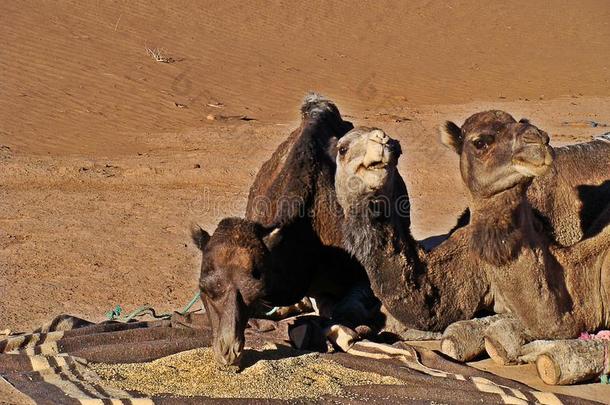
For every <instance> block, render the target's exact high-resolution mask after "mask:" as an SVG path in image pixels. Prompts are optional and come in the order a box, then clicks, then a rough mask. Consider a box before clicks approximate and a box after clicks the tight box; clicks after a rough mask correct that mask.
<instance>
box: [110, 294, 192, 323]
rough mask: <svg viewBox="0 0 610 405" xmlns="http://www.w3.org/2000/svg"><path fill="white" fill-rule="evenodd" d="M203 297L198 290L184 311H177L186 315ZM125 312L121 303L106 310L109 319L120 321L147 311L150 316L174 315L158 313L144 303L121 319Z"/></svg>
mask: <svg viewBox="0 0 610 405" xmlns="http://www.w3.org/2000/svg"><path fill="white" fill-rule="evenodd" d="M199 298H201V292H197V293H196V294H195V295H194V296H193V298H192V299H191V300H190V301H189V303H188V304H186V306H185V307H184V308H183V309H182V311H176V312H178V313H179V314H180V315H186V313H187V312H188V311H189V310H190V309H191V308H192V307H193V305H195V303H196V302H197V300H198V299H199ZM122 312H123V308H121V306H120V305H117V306H115V307H114V308H113V309H112V310H110V311H108V312H106V314H105V315H106V318H107V319H108V320H109V321H120V322H129V321H131V320H132V319H134V318H136V317H138V316H141V315H144V314H146V313H149V314H150V316H152V317H153V318H155V319H170V318H171V317H172V312H168V313H165V314H157V313H156V311H155V309H154V308H153V307H151V306H150V305H142V306H141V307H138V308H136V309H135V310H134V311H133V312H131V313H130V314H129V315H126V316H125V317H123V319H121V313H122Z"/></svg>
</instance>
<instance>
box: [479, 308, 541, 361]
mask: <svg viewBox="0 0 610 405" xmlns="http://www.w3.org/2000/svg"><path fill="white" fill-rule="evenodd" d="M532 340H533V339H532V337H531V336H530V335H529V334H528V333H527V332H526V331H525V328H524V327H523V325H522V324H521V322H519V321H518V320H517V319H516V318H513V317H505V318H502V319H500V320H498V321H496V322H494V323H492V324H491V325H489V327H488V328H487V329H486V330H485V350H486V351H487V354H488V355H489V357H491V359H492V360H493V361H494V362H495V363H497V364H500V365H503V366H505V365H508V364H517V363H519V362H520V360H519V356H521V350H522V347H523V346H524V345H525V344H526V343H528V342H531V341H532Z"/></svg>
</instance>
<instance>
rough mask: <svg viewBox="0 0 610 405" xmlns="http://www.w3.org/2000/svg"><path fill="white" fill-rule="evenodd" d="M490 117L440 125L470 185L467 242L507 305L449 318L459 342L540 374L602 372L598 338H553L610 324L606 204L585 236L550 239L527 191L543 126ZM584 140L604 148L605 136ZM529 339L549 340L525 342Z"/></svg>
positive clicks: (545, 156)
mask: <svg viewBox="0 0 610 405" xmlns="http://www.w3.org/2000/svg"><path fill="white" fill-rule="evenodd" d="M495 124H496V125H495V126H493V130H490V129H491V128H485V129H483V130H479V131H472V132H470V133H468V132H460V133H457V132H450V131H448V134H447V135H446V136H445V137H444V138H443V139H444V140H445V143H448V144H450V146H452V147H454V148H455V149H456V150H457V151H458V152H459V153H460V169H461V173H462V178H463V180H464V182H465V184H466V186H467V188H468V191H469V194H470V210H471V220H470V224H469V225H468V227H469V228H471V229H472V231H471V232H470V237H469V239H470V241H469V246H470V251H471V253H472V255H473V256H474V258H475V259H476V260H478V261H479V262H480V265H481V267H482V268H483V269H484V271H485V274H486V276H487V277H488V279H489V281H490V283H491V285H492V286H493V287H494V289H495V293H494V301H495V306H496V311H500V312H505V313H507V314H509V315H504V316H502V315H501V316H496V317H492V319H477V320H472V321H464V322H461V323H458V324H455V325H452V326H451V327H450V328H453V329H456V330H457V329H460V330H461V331H460V332H461V334H462V335H463V339H461V345H462V346H466V347H468V348H469V349H470V352H471V353H472V354H476V352H477V351H478V350H479V349H482V347H484V348H485V349H486V350H487V353H488V354H489V355H490V356H491V357H492V358H493V359H494V360H495V361H497V362H499V363H501V364H511V363H518V362H529V361H533V360H535V361H536V363H537V366H538V370H539V373H540V376H541V377H542V378H543V380H544V381H545V382H547V383H552V384H564V383H572V382H576V381H582V380H583V379H587V378H591V377H592V376H595V375H600V374H602V373H604V372H605V373H607V372H608V370H607V369H606V370H604V368H607V364H605V362H604V361H603V359H604V358H607V355H605V354H604V351H605V350H607V348H605V347H604V343H602V342H600V341H596V340H590V341H573V340H555V339H571V338H576V337H578V336H579V335H580V333H581V332H583V331H596V330H599V329H602V328H608V327H610V225H609V224H610V208H606V209H605V210H603V211H602V213H601V214H600V215H598V216H597V218H596V219H595V220H594V221H592V223H591V225H590V226H589V229H588V230H587V232H586V233H585V234H584V235H585V239H583V240H581V241H579V242H576V243H574V244H572V245H571V246H568V247H565V246H562V245H560V244H559V243H557V242H555V241H554V240H553V238H552V237H551V236H549V235H548V233H547V232H545V228H544V224H543V222H542V221H541V219H540V217H539V215H538V214H537V212H535V211H534V210H533V208H532V206H531V204H530V201H529V200H528V188H529V187H530V185H531V184H532V183H533V182H535V180H533V179H535V178H538V177H544V176H545V175H547V173H549V171H551V170H552V163H553V160H554V155H555V153H554V151H553V149H552V148H551V147H550V146H549V145H548V142H549V138H548V135H547V134H546V133H544V132H543V131H540V130H539V129H538V128H536V127H535V126H533V125H531V124H530V123H529V122H527V121H522V122H514V121H513V122H506V123H501V124H498V123H497V122H496V123H495ZM589 145H590V146H589V148H590V149H591V150H593V148H595V146H596V145H597V149H605V148H607V147H608V145H610V137H607V136H604V137H600V138H599V139H598V140H596V141H593V142H591V143H590V144H589ZM606 160H607V157H606ZM606 164H607V163H606ZM608 172H610V166H608V167H607V173H606V176H608V175H610V173H608ZM602 203H605V204H606V205H608V203H609V202H608V201H607V200H606V201H605V202H603V201H602ZM448 330H449V328H448ZM482 337H484V339H482ZM537 339H553V341H550V342H540V341H538V342H533V343H529V342H532V341H534V340H537ZM528 343H529V344H528ZM608 343H609V344H610V342H608ZM466 357H470V356H466ZM536 358H537V360H536Z"/></svg>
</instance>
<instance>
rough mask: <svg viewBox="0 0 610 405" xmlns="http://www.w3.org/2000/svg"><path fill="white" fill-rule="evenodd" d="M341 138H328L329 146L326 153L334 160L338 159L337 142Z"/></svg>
mask: <svg viewBox="0 0 610 405" xmlns="http://www.w3.org/2000/svg"><path fill="white" fill-rule="evenodd" d="M338 142H339V140H338V139H337V138H336V137H334V136H333V137H331V138H330V139H329V140H328V147H327V148H326V153H327V154H328V156H329V157H330V159H331V160H332V161H333V162H334V161H335V159H337V143H338Z"/></svg>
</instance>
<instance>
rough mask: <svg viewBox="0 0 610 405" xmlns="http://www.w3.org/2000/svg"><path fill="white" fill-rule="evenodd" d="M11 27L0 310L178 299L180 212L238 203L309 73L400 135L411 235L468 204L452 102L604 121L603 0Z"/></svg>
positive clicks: (283, 7) (539, 118)
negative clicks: (449, 143) (452, 132)
mask: <svg viewBox="0 0 610 405" xmlns="http://www.w3.org/2000/svg"><path fill="white" fill-rule="evenodd" d="M0 38H1V40H0V41H1V42H2V46H0V71H1V72H2V79H0V83H1V86H0V92H1V93H0V94H1V96H0V329H3V328H9V329H12V330H26V329H30V328H32V327H35V326H37V325H39V324H41V323H42V322H44V321H45V320H47V319H49V318H50V317H52V316H54V315H56V314H58V313H70V314H74V315H79V316H83V317H86V318H88V319H92V320H102V319H103V317H104V313H105V312H106V311H108V310H110V309H111V308H112V307H114V306H115V305H116V304H121V305H122V306H123V307H124V308H125V309H126V310H131V309H134V308H135V307H137V306H139V305H141V304H151V305H153V306H155V308H157V309H158V310H160V311H168V310H172V309H178V308H180V307H182V306H183V305H184V304H185V303H186V302H188V300H189V299H190V297H191V296H192V295H193V293H194V292H195V291H196V289H197V279H198V272H199V269H198V265H199V261H200V257H199V254H198V251H197V249H196V248H195V247H194V246H192V245H191V242H190V237H189V235H188V225H189V223H191V222H197V223H199V224H201V225H202V226H203V227H204V228H205V229H207V230H209V231H212V230H213V229H214V227H215V224H216V223H217V222H218V221H219V220H220V219H221V218H223V217H225V216H239V215H242V214H243V212H244V208H245V203H246V199H247V192H248V188H249V185H250V183H251V182H252V180H253V178H254V176H255V175H256V172H257V170H258V168H259V167H260V166H261V164H262V163H263V162H264V161H265V160H266V159H268V158H269V157H270V155H271V153H272V152H273V150H274V149H275V147H276V146H277V145H278V144H279V143H280V142H281V141H282V140H283V139H284V138H285V137H286V136H287V135H288V134H289V133H290V131H291V130H292V129H293V128H295V127H296V126H297V124H298V119H299V115H298V108H299V105H300V101H301V99H302V97H303V96H304V95H305V94H306V92H307V91H310V90H314V91H317V92H320V93H322V94H324V95H325V96H327V97H329V98H331V99H332V100H334V101H335V102H336V103H337V105H338V106H339V108H340V109H341V111H342V113H343V114H344V115H345V116H346V117H347V118H348V119H350V120H351V121H353V122H354V124H356V125H368V126H378V127H380V128H382V129H384V130H385V131H386V132H388V133H389V134H390V135H391V136H393V137H396V138H398V139H399V140H400V141H401V144H402V146H403V150H404V151H405V153H404V156H403V157H402V158H401V164H400V171H401V174H402V176H403V177H404V178H405V180H406V182H407V184H408V187H409V191H410V196H411V199H412V218H413V226H414V229H413V231H414V233H415V236H416V237H417V238H419V239H423V238H427V237H429V236H434V235H438V234H442V233H445V232H447V231H448V230H449V229H450V228H451V227H452V226H453V224H454V223H455V220H456V218H457V216H458V215H459V213H460V212H461V211H462V209H463V208H464V207H465V205H466V200H465V197H464V191H463V188H462V185H461V180H460V178H459V173H458V170H457V159H456V157H455V156H454V155H453V154H452V152H451V151H449V150H447V149H445V148H444V147H443V146H442V145H441V144H440V142H439V141H438V136H437V133H436V128H437V127H438V125H439V124H440V123H441V122H443V120H446V119H451V120H455V121H456V122H458V123H461V122H462V121H463V120H464V119H465V118H466V117H468V115H470V114H471V113H473V112H476V111H478V110H482V109H490V108H501V109H504V110H507V111H509V112H511V113H512V114H514V115H515V116H516V117H518V118H520V117H528V118H530V119H531V121H532V122H533V123H534V124H536V125H538V126H540V127H541V128H543V129H545V130H547V131H548V132H549V133H550V134H551V136H552V140H553V143H554V144H555V145H561V144H566V143H574V142H581V141H586V140H589V139H591V138H592V137H594V136H596V135H600V134H602V133H604V132H607V131H610V128H606V127H604V126H603V125H610V59H609V58H608V55H610V41H608V38H610V4H609V3H607V2H606V1H604V0H590V1H581V2H578V4H576V3H573V2H569V1H555V2H552V3H551V2H546V1H511V2H490V3H480V2H475V1H459V2H451V3H450V4H446V3H445V2H440V1H438V2H435V1H422V0H418V1H410V2H400V1H377V2H373V3H368V4H367V5H366V6H365V5H356V4H352V3H351V2H349V1H337V2H332V4H329V3H327V2H322V1H307V2H300V3H297V2H289V1H278V2H273V3H267V2H262V1H256V2H239V1H226V0H225V1H208V2H205V3H199V2H194V1H193V2H188V1H180V2H154V3H153V2H143V1H138V2H124V1H115V2H110V1H108V2H106V1H104V2H94V1H85V2H80V1H62V2H58V3H56V2H47V1H12V2H2V5H0ZM147 48H148V49H149V50H153V51H154V50H160V53H161V56H162V57H164V58H166V59H168V60H167V61H168V62H171V63H164V62H159V61H156V60H154V59H153V57H151V55H150V54H149V53H148V52H147ZM244 118H245V119H244ZM591 121H593V122H595V123H598V124H601V125H600V126H597V127H593V126H591V125H589V122H591Z"/></svg>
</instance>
